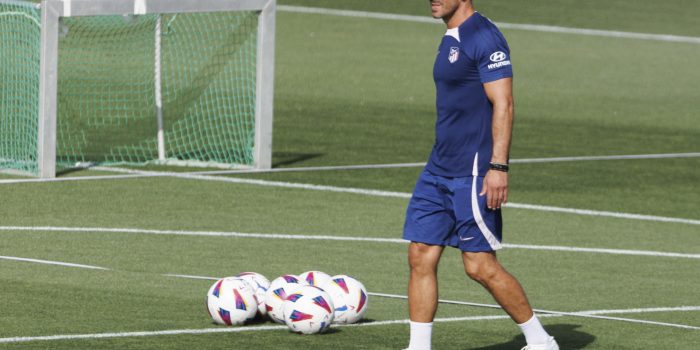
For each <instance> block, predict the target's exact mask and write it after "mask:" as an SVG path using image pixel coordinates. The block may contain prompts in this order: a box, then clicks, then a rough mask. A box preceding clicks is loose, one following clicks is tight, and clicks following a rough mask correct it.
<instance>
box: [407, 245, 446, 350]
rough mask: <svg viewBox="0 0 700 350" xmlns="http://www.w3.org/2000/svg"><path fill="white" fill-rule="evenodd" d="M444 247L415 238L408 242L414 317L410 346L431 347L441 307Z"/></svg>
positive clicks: (410, 304) (411, 314) (410, 300)
mask: <svg viewBox="0 0 700 350" xmlns="http://www.w3.org/2000/svg"><path fill="white" fill-rule="evenodd" d="M443 250H444V247H441V246H434V245H428V244H423V243H416V242H411V244H410V245H409V246H408V265H409V267H410V269H411V275H410V278H409V280H408V313H409V317H410V319H411V340H410V344H409V349H411V350H413V349H421V350H428V349H430V344H431V337H432V322H433V318H434V317H435V312H436V311H437V301H438V283H437V266H438V263H439V262H440V256H442V251H443Z"/></svg>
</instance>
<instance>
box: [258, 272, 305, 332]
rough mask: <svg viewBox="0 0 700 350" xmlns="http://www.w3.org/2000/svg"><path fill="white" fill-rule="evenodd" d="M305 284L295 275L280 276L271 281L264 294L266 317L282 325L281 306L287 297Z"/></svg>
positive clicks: (282, 314) (282, 312) (282, 311)
mask: <svg viewBox="0 0 700 350" xmlns="http://www.w3.org/2000/svg"><path fill="white" fill-rule="evenodd" d="M305 284H306V283H305V282H303V281H302V280H300V279H299V277H298V276H295V275H282V276H280V277H277V278H275V279H274V280H272V283H270V288H268V290H267V292H266V293H265V307H266V308H267V315H268V316H270V318H271V319H272V320H273V321H275V322H277V323H284V310H283V305H284V302H285V300H287V296H288V295H290V294H292V293H293V292H294V291H296V290H297V289H298V288H299V287H301V286H303V285H305Z"/></svg>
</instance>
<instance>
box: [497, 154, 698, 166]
mask: <svg viewBox="0 0 700 350" xmlns="http://www.w3.org/2000/svg"><path fill="white" fill-rule="evenodd" d="M698 157H700V153H660V154H628V155H614V156H580V157H552V158H523V159H512V160H511V161H510V162H511V163H516V164H530V163H557V162H581V161H598V160H634V159H674V158H698Z"/></svg>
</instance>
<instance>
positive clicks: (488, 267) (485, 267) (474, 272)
mask: <svg viewBox="0 0 700 350" xmlns="http://www.w3.org/2000/svg"><path fill="white" fill-rule="evenodd" d="M464 271H465V272H466V273H467V276H469V278H471V279H473V280H474V281H477V282H479V283H486V282H489V281H491V280H493V279H494V278H496V277H497V276H498V274H499V273H501V272H502V271H503V268H502V267H501V264H500V263H499V262H498V260H496V259H495V257H494V258H487V259H483V258H466V257H465V259H464Z"/></svg>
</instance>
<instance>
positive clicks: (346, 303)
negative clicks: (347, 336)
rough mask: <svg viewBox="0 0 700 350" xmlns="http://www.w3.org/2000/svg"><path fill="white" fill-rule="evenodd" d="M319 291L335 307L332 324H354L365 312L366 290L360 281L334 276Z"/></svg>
mask: <svg viewBox="0 0 700 350" xmlns="http://www.w3.org/2000/svg"><path fill="white" fill-rule="evenodd" d="M321 289H323V290H324V291H326V293H328V294H329V295H330V297H331V300H333V305H335V317H334V321H333V322H334V323H356V322H358V321H360V320H361V319H362V318H363V317H364V315H365V312H367V302H368V301H369V298H368V297H367V289H365V286H364V285H362V283H360V281H358V280H356V279H354V278H352V277H350V276H346V275H336V276H333V277H331V280H330V281H328V282H326V283H325V284H324V285H323V286H321Z"/></svg>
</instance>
